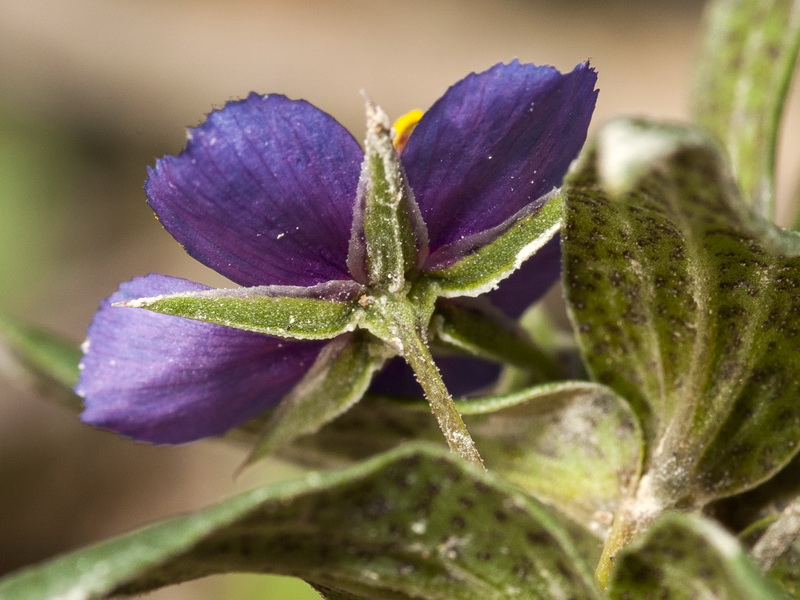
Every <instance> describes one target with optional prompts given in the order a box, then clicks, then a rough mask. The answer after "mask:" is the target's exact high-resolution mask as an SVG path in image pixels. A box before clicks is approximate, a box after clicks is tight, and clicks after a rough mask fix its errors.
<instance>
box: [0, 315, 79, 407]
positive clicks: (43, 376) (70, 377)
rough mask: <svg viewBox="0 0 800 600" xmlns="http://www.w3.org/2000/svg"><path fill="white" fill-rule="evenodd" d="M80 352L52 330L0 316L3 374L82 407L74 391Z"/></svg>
mask: <svg viewBox="0 0 800 600" xmlns="http://www.w3.org/2000/svg"><path fill="white" fill-rule="evenodd" d="M80 359H81V351H80V349H79V348H78V347H77V345H75V344H73V343H71V342H69V341H68V340H65V339H63V338H61V337H58V336H55V335H53V334H51V333H49V332H46V331H43V330H41V329H38V328H36V327H32V326H30V325H28V324H26V323H22V322H20V321H17V320H15V319H12V318H11V317H8V316H3V315H0V374H2V375H4V376H5V377H7V378H9V379H10V380H11V381H20V382H21V383H22V384H23V385H27V384H32V385H33V386H35V387H36V388H37V389H38V390H39V391H41V392H43V393H44V394H45V395H48V396H53V397H55V398H56V399H58V400H59V401H61V402H63V403H64V404H66V405H68V406H70V407H74V408H77V409H80V406H81V401H80V399H79V398H78V396H77V395H75V394H74V392H73V391H72V388H73V386H74V385H75V383H76V382H77V380H78V364H79V362H80Z"/></svg>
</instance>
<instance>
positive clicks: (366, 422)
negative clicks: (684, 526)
mask: <svg viewBox="0 0 800 600" xmlns="http://www.w3.org/2000/svg"><path fill="white" fill-rule="evenodd" d="M456 406H457V408H458V410H459V412H461V414H462V415H463V417H464V421H465V422H466V424H467V427H468V428H469V430H470V432H471V433H472V434H473V437H474V439H475V442H476V444H477V445H478V447H479V448H480V449H481V454H482V455H483V457H484V459H485V461H486V466H487V467H488V468H489V470H490V471H491V472H493V473H496V474H498V475H501V476H503V477H505V478H506V479H508V480H509V481H511V482H513V483H515V484H516V485H518V486H520V487H521V488H522V489H524V490H525V491H527V492H529V493H530V494H532V495H533V496H535V497H537V498H538V499H540V500H543V501H545V502H547V503H548V504H550V505H552V506H554V507H556V508H557V509H558V510H559V511H560V512H561V513H563V514H564V515H566V516H568V517H569V518H571V519H572V520H573V521H575V522H576V523H579V524H580V525H581V526H582V527H584V528H585V529H586V530H587V531H591V532H592V533H593V535H595V536H598V537H604V536H605V535H606V534H607V532H608V526H609V524H610V521H611V517H612V515H613V513H614V512H615V511H616V510H617V507H618V505H619V503H620V501H621V500H622V498H624V497H625V496H626V494H627V493H628V491H629V489H628V488H629V487H630V485H631V484H633V483H635V482H636V480H637V478H638V473H639V466H640V461H641V437H640V435H641V434H640V431H639V430H638V428H637V426H636V422H635V420H634V418H633V416H632V415H631V413H630V411H629V409H628V408H627V406H626V405H625V404H624V402H622V401H621V400H620V399H619V398H618V397H617V396H616V395H615V394H613V393H612V392H611V391H610V390H608V389H607V388H604V387H603V386H598V385H596V384H590V383H584V382H560V383H552V384H546V385H541V386H536V387H533V388H529V389H527V390H522V391H520V392H518V393H514V394H506V395H502V396H495V397H487V398H481V399H475V400H463V401H457V402H456ZM365 431H368V432H370V434H369V436H365V435H364V432H365ZM415 439H417V440H418V439H425V440H431V441H440V439H441V435H440V434H439V432H438V430H437V428H436V424H435V422H434V420H433V419H432V418H431V416H430V414H429V412H428V408H427V405H426V404H425V403H424V402H422V401H419V402H416V403H410V402H398V401H392V400H389V399H380V398H366V399H365V400H364V401H362V402H361V403H360V404H358V405H357V406H355V407H354V408H353V409H352V410H350V411H349V412H348V413H347V414H345V415H343V416H342V417H341V418H339V419H337V420H336V421H334V422H332V423H330V424H329V425H327V426H326V427H324V428H322V429H321V430H320V431H319V432H318V433H317V434H316V435H314V436H311V437H307V438H303V439H301V440H299V441H298V443H297V444H296V445H295V446H292V447H290V448H287V449H286V450H285V451H284V452H283V453H282V455H283V456H284V457H288V458H290V459H292V460H294V461H297V462H300V463H301V464H305V465H309V466H327V467H330V466H341V465H344V464H348V463H349V462H351V461H354V460H359V459H362V458H365V457H367V456H371V455H373V454H376V453H378V452H382V451H385V450H387V449H389V448H391V447H393V446H395V445H397V444H400V443H403V442H406V441H408V440H415Z"/></svg>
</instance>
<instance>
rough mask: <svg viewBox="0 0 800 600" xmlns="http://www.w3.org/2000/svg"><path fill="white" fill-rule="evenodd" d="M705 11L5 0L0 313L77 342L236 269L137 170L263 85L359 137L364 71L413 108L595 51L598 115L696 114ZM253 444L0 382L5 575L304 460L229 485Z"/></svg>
mask: <svg viewBox="0 0 800 600" xmlns="http://www.w3.org/2000/svg"><path fill="white" fill-rule="evenodd" d="M701 9H702V2H700V1H699V0H682V1H676V0H650V1H648V2H639V1H637V0H606V1H604V2H596V1H593V0H557V1H556V0H530V1H525V0H495V1H494V2H489V1H486V0H439V1H433V0H429V1H427V2H425V1H422V0H408V1H405V2H402V1H399V0H342V1H335V0H327V1H325V0H299V1H296V2H278V1H276V0H269V1H264V2H257V1H252V0H227V1H225V2H212V1H211V0H202V1H201V0H198V1H194V2H190V1H189V0H172V1H171V2H165V1H164V0H139V1H122V0H118V1H115V2H109V1H108V0H67V1H65V0H49V1H48V0H24V1H23V0H0V311H3V312H7V313H10V314H12V315H15V316H17V317H22V318H26V319H29V320H31V321H33V322H35V323H38V324H40V325H42V326H45V327H47V328H50V329H52V330H53V331H55V332H58V333H60V334H63V335H65V336H68V337H70V338H72V339H74V340H75V341H76V343H77V342H79V341H81V340H82V338H83V333H84V330H85V328H86V326H87V324H88V323H89V321H90V319H91V317H92V314H93V312H94V310H95V308H96V306H97V303H98V301H99V300H100V299H101V298H103V297H105V296H106V295H108V294H109V293H111V292H112V291H113V290H114V289H115V288H116V286H117V284H118V283H119V282H120V281H122V280H125V279H129V278H130V277H132V276H135V275H142V274H145V273H148V272H161V273H167V274H171V275H175V276H181V277H186V278H189V279H192V280H195V281H200V282H203V283H207V284H211V285H215V284H224V281H223V280H222V279H221V278H220V277H219V276H217V275H216V274H214V273H212V272H210V271H209V270H207V269H205V268H204V267H202V266H201V265H199V264H197V263H195V262H193V261H192V260H191V259H189V258H188V257H186V256H185V255H184V254H183V252H182V250H181V248H180V247H179V246H178V244H177V243H175V242H174V241H173V240H172V239H171V238H170V236H169V235H168V234H166V233H165V232H164V231H163V230H162V229H161V228H160V226H159V225H158V223H157V222H156V220H155V219H154V218H153V216H152V213H151V212H150V211H149V209H148V207H147V206H146V204H145V201H144V194H143V192H142V183H143V181H144V178H145V168H146V166H147V165H152V164H153V162H154V160H155V158H156V157H158V156H161V155H163V154H166V153H175V152H178V151H179V150H180V149H181V147H182V145H183V143H184V139H185V137H184V136H185V132H184V130H185V127H186V126H190V125H195V124H197V123H198V122H199V121H200V120H202V118H203V116H204V115H205V113H207V112H208V111H209V110H210V109H211V108H212V107H215V106H220V105H221V104H223V103H224V102H225V101H226V100H229V99H232V98H239V97H243V96H244V95H246V94H247V93H248V92H249V91H250V90H255V91H259V92H263V93H267V92H281V93H285V94H287V95H289V96H290V97H295V98H306V99H308V100H310V101H311V102H313V103H314V104H316V105H317V106H319V107H321V108H322V109H324V110H326V111H328V112H330V113H331V114H333V115H334V116H335V117H337V118H338V119H339V120H341V121H342V122H343V123H344V124H345V126H347V127H348V128H350V129H351V131H353V132H354V134H355V135H356V137H357V138H360V137H361V135H362V133H361V129H362V121H363V113H362V100H361V97H360V96H359V93H358V92H359V90H360V89H366V90H367V91H368V92H369V94H370V96H371V97H373V98H374V99H375V100H376V101H378V102H379V103H380V104H381V105H382V106H383V107H384V108H385V109H386V110H387V112H389V114H390V115H394V116H397V115H399V114H402V113H403V112H406V111H407V110H409V109H411V108H417V107H418V108H423V109H424V108H425V107H427V106H429V105H430V104H431V103H432V102H433V101H434V100H435V99H436V98H437V97H438V96H439V95H441V93H442V92H443V91H444V90H445V89H446V88H447V87H448V86H449V85H450V84H451V83H453V82H455V81H456V80H457V79H459V78H461V77H463V76H464V75H465V74H467V73H468V72H470V71H475V70H483V69H485V68H487V67H489V66H491V65H492V64H494V63H496V62H499V61H507V60H509V59H511V58H513V57H519V58H520V59H522V60H524V61H533V62H537V63H549V64H553V65H555V66H557V67H559V68H561V69H562V70H568V69H571V68H572V66H574V65H575V64H576V63H578V62H581V61H583V60H585V59H587V58H591V60H592V63H593V64H594V66H595V67H596V68H597V70H598V71H599V74H600V78H599V88H600V90H601V92H600V97H599V102H598V106H597V111H596V113H595V119H594V126H593V127H596V126H597V125H598V124H599V123H601V122H603V121H605V120H607V119H608V118H610V117H612V116H615V115H620V114H638V115H648V116H653V117H661V118H668V119H682V120H685V119H687V118H688V105H689V90H690V87H691V76H692V65H693V61H694V59H695V55H696V46H697V41H698V33H699V28H700V16H701ZM795 95H797V94H795ZM799 104H800V102H798V101H797V100H796V99H795V100H793V103H792V105H791V107H790V112H791V116H790V119H789V122H788V123H787V125H786V130H787V131H798V130H800V108H799V107H798V105H799ZM789 137H790V136H785V138H789ZM798 165H800V148H798V144H797V142H796V140H795V139H785V143H784V150H783V152H782V155H781V174H782V178H781V184H780V187H779V191H780V195H781V197H782V198H783V199H788V198H789V196H790V195H791V191H792V185H793V182H796V181H797V175H798ZM789 214H790V212H789V211H788V209H784V210H783V211H782V212H781V216H780V219H781V220H783V221H784V222H786V221H787V220H788V219H789ZM242 457H243V454H242V452H241V450H239V449H235V448H230V447H227V446H224V445H222V444H221V443H217V442H204V443H197V444H192V445H190V446H185V447H180V448H153V447H149V446H145V445H140V444H134V443H131V442H127V441H124V440H120V439H118V438H117V437H115V436H113V435H110V434H106V433H102V432H97V431H93V430H91V429H90V428H88V427H84V426H82V425H80V423H79V422H78V419H77V416H76V415H74V414H71V413H69V412H68V411H66V410H64V409H62V408H60V407H58V406H54V405H51V404H48V403H46V402H42V401H40V400H38V399H37V398H36V397H35V394H33V393H31V391H30V390H24V389H18V388H17V387H14V388H10V387H9V386H8V385H7V383H6V382H2V381H0V481H2V484H0V572H6V571H8V570H11V569H15V568H18V567H19V566H21V565H25V564H30V563H32V562H36V561H40V560H43V559H45V558H47V557H49V556H52V555H53V554H55V553H58V552H62V551H65V550H67V549H70V548H74V547H76V546H78V545H81V544H85V543H88V542H91V541H93V540H98V539H100V538H102V537H104V536H108V535H111V534H114V533H119V532H121V531H125V530H127V529H130V528H132V527H134V526H137V525H141V524H143V523H146V522H149V521H152V520H154V519H158V518H162V517H165V516H169V515H172V514H175V513H177V512H180V511H185V510H189V509H192V508H196V507H200V506H205V505H207V504H209V503H211V502H213V501H214V500H216V499H218V498H221V497H225V496H228V495H230V494H232V493H234V492H235V491H236V490H238V489H242V488H247V487H252V486H253V485H256V484H258V483H260V482H262V481H264V480H265V479H268V478H275V477H277V478H280V477H285V476H288V475H289V474H290V472H291V470H290V469H288V468H287V467H286V466H284V465H280V464H277V463H270V464H266V465H264V466H261V467H257V468H255V469H252V470H251V471H248V472H247V473H246V474H245V475H244V476H242V477H240V478H239V479H237V480H236V481H234V480H233V471H234V469H235V468H236V467H237V466H238V464H239V461H240V460H241V459H242ZM260 585H261V584H259V583H255V584H254V580H253V579H242V578H237V579H229V578H228V579H226V578H213V579H209V580H206V581H203V582H201V583H199V584H189V585H186V586H179V587H174V588H168V589H166V590H163V591H160V592H157V593H154V594H152V598H160V599H167V598H171V599H177V598H201V599H202V598H228V597H236V598H239V599H242V598H256V597H262V598H283V597H286V598H300V597H301V596H300V595H299V594H300V593H301V592H298V591H297V590H298V589H300V588H298V587H290V588H285V587H280V585H282V584H280V583H279V584H277V585H278V586H279V587H277V588H276V587H271V588H269V590H268V591H267V590H266V588H263V587H260ZM268 585H270V586H272V585H273V583H272V582H270V583H269V584H268ZM311 597H314V596H313V594H312V595H311Z"/></svg>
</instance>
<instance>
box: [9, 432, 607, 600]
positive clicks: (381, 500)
mask: <svg viewBox="0 0 800 600" xmlns="http://www.w3.org/2000/svg"><path fill="white" fill-rule="evenodd" d="M235 571H239V572H262V573H263V572H272V573H278V574H288V575H293V576H297V577H301V578H303V579H305V580H307V581H308V582H309V583H311V584H312V585H315V586H321V587H322V588H327V589H331V590H334V591H336V593H335V594H334V595H333V596H332V597H334V598H339V599H341V598H393V599H396V600H411V599H415V600H420V599H423V600H424V599H430V600H501V599H503V600H505V599H507V598H508V597H509V596H514V595H518V596H520V597H525V598H530V599H533V600H535V599H543V600H545V599H546V600H552V599H553V598H562V599H566V598H572V599H575V600H599V598H600V594H599V592H598V590H597V588H596V586H595V584H594V582H593V580H592V577H591V574H590V572H589V569H588V565H587V564H586V563H585V562H583V561H582V560H581V559H580V557H579V555H578V553H577V551H576V549H575V547H574V546H573V544H572V543H571V541H570V539H569V537H568V535H567V533H566V531H565V530H564V529H563V528H562V527H561V526H560V525H559V523H558V521H557V520H556V519H554V518H553V517H552V516H551V515H550V513H549V511H548V509H547V508H545V507H544V506H542V505H541V504H540V503H538V502H536V501H535V500H533V499H532V498H530V497H529V496H528V495H527V494H524V493H523V492H521V491H519V490H518V489H517V488H516V487H514V486H512V485H509V484H508V483H506V482H504V481H503V480H501V479H499V478H498V477H496V476H494V475H491V474H488V473H484V472H481V471H480V470H479V469H476V468H474V467H472V466H470V465H468V464H466V463H464V462H463V461H460V460H457V459H455V458H454V457H453V456H452V455H451V454H449V453H447V452H445V451H443V450H440V449H438V448H435V447H432V446H425V445H418V444H415V445H410V446H407V447H405V448H403V449H400V450H397V451H394V452H391V453H387V454H385V455H382V456H379V457H376V458H374V459H372V460H370V461H368V462H365V463H362V464H359V465H356V466H354V467H351V468H349V469H347V470H344V471H340V472H330V473H312V474H309V475H307V476H305V477H303V478H302V479H300V480H297V481H291V482H285V483H282V484H278V485H274V486H270V487H265V488H260V489H255V490H252V491H250V492H247V493H244V494H242V495H240V496H237V497H234V498H232V499H229V500H227V501H224V502H222V503H220V504H218V505H216V506H214V507H212V508H210V509H206V510H204V511H201V512H198V513H196V514H193V515H189V516H185V517H181V518H177V519H174V520H171V521H167V522H164V523H161V524H157V525H154V526H151V527H148V528H146V529H143V530H140V531H137V532H134V533H131V534H128V535H126V536H122V537H119V538H116V539H113V540H110V541H107V542H104V543H101V544H98V545H96V546H93V547H90V548H88V549H85V550H81V551H78V552H75V553H73V554H70V555H67V556H64V557H62V558H58V559H56V560H53V561H51V562H49V563H46V564H44V565H41V566H38V567H33V568H31V569H28V570H25V571H21V572H18V573H16V574H14V575H11V576H9V577H7V578H5V579H4V580H2V581H0V597H2V598H27V599H30V600H37V599H40V600H45V599H50V598H70V599H71V600H88V599H92V598H103V597H108V596H110V595H114V594H136V593H140V592H143V591H147V590H150V589H154V588H158V587H161V586H164V585H168V584H171V583H178V582H181V581H186V580H190V579H195V578H198V577H203V576H205V575H210V574H214V573H224V572H235Z"/></svg>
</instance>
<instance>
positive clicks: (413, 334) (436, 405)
mask: <svg viewBox="0 0 800 600" xmlns="http://www.w3.org/2000/svg"><path fill="white" fill-rule="evenodd" d="M402 334H403V335H402V344H403V350H404V353H403V358H405V360H406V362H407V363H408V364H409V366H410V367H411V368H412V369H413V370H414V374H415V375H416V377H417V381H418V382H419V384H420V385H421V386H422V390H423V392H424V393H425V398H426V399H427V400H428V404H430V406H431V411H432V412H433V415H434V416H435V417H436V420H437V421H438V423H439V429H441V430H442V433H443V434H444V437H445V439H446V440H447V444H448V445H449V446H450V449H451V450H452V451H453V452H455V453H456V454H458V455H459V456H460V457H461V458H463V459H464V460H467V461H469V462H471V463H473V464H476V465H478V466H480V467H483V468H485V467H484V465H483V459H481V455H480V454H479V453H478V449H477V448H476V447H475V442H474V441H473V440H472V436H471V435H470V434H469V431H467V426H466V425H465V424H464V421H463V420H462V419H461V415H460V414H459V413H458V410H457V409H456V406H455V404H454V403H453V398H452V397H451V396H450V392H448V391H447V388H446V387H445V385H444V381H442V375H441V373H440V372H439V368H438V367H437V366H436V363H434V362H433V356H431V352H430V349H429V348H428V343H427V340H426V339H425V337H424V336H423V335H422V334H421V332H420V331H419V330H418V328H416V327H411V328H409V327H402Z"/></svg>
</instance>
